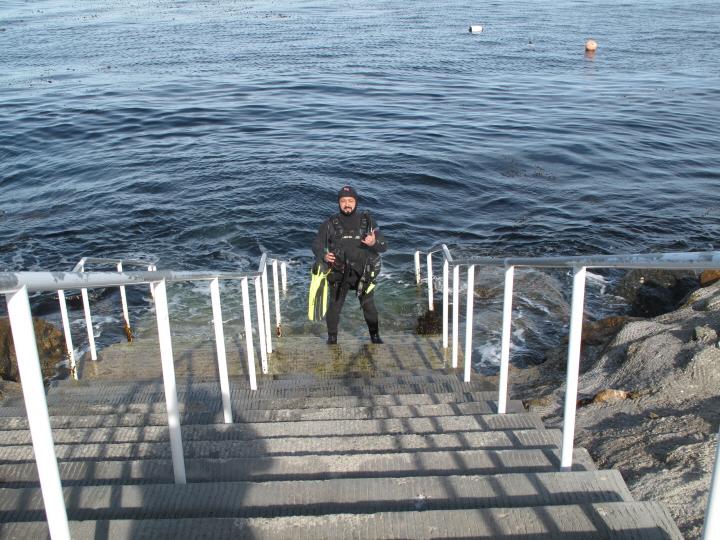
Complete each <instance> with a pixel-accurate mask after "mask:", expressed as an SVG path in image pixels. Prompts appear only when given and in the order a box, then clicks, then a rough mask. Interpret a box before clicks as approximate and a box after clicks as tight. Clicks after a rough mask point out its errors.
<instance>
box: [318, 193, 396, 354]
mask: <svg viewBox="0 0 720 540" xmlns="http://www.w3.org/2000/svg"><path fill="white" fill-rule="evenodd" d="M357 201H358V196H357V193H356V192H355V190H354V189H353V188H352V187H350V186H344V187H343V188H342V189H341V190H340V193H338V204H339V206H340V213H338V214H335V215H333V216H330V217H329V218H328V219H326V220H325V221H324V222H323V224H322V225H320V230H319V231H318V233H317V235H316V236H315V240H314V241H313V244H312V250H313V253H314V254H315V259H316V260H317V261H324V262H325V264H327V265H328V267H330V268H331V271H330V274H329V275H328V284H329V285H330V291H329V303H328V310H327V329H328V339H327V342H328V344H329V345H334V344H336V343H337V333H338V323H339V322H340V311H341V310H342V307H343V304H344V303H345V296H347V293H348V291H349V290H354V291H357V296H358V299H359V300H360V305H361V306H362V310H363V315H364V316H365V322H366V323H367V325H368V330H369V331H370V341H372V342H373V343H382V342H383V341H382V339H380V333H379V329H378V312H377V308H376V307H375V296H374V293H375V279H376V278H377V274H378V272H379V271H380V253H383V252H385V251H386V250H387V244H386V242H385V237H384V236H383V234H382V232H380V229H378V228H377V224H376V223H375V220H374V219H373V218H372V217H371V216H370V214H369V213H368V212H367V211H365V212H359V211H358V210H357Z"/></svg>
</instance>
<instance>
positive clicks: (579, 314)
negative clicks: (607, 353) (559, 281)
mask: <svg viewBox="0 0 720 540" xmlns="http://www.w3.org/2000/svg"><path fill="white" fill-rule="evenodd" d="M585 275H586V269H585V267H584V266H582V267H580V268H576V269H575V274H574V275H573V293H572V308H571V311H570V338H569V344H568V363H567V384H566V385H565V416H564V418H563V433H562V450H561V454H560V456H561V457H560V470H561V471H569V470H571V469H572V454H573V444H574V442H575V441H574V439H575V411H576V407H577V389H578V375H579V373H580V345H581V341H582V323H583V311H584V305H585Z"/></svg>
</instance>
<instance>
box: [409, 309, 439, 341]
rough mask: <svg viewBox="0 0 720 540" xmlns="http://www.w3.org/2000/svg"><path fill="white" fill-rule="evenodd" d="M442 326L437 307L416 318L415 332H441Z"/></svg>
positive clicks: (426, 333) (419, 333)
mask: <svg viewBox="0 0 720 540" xmlns="http://www.w3.org/2000/svg"><path fill="white" fill-rule="evenodd" d="M442 327H443V320H442V311H441V310H438V309H436V310H434V311H430V310H427V311H426V312H425V313H424V314H422V315H421V316H420V317H418V318H417V324H416V325H415V333H416V334H418V335H420V336H425V335H431V334H440V333H442Z"/></svg>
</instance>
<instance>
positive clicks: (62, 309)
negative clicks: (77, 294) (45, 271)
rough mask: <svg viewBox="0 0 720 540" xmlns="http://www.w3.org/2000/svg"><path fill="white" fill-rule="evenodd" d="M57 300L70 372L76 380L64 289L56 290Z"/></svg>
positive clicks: (73, 349) (73, 351)
mask: <svg viewBox="0 0 720 540" xmlns="http://www.w3.org/2000/svg"><path fill="white" fill-rule="evenodd" d="M58 301H59V303H60V317H61V318H62V323H63V334H65V348H66V349H67V353H68V360H70V374H71V375H72V378H73V379H75V380H77V377H78V375H77V366H76V365H75V348H74V347H73V341H72V332H71V331H70V319H69V317H68V312H67V302H65V291H63V290H62V289H59V290H58Z"/></svg>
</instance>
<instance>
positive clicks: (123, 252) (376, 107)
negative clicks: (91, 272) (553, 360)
mask: <svg viewBox="0 0 720 540" xmlns="http://www.w3.org/2000/svg"><path fill="white" fill-rule="evenodd" d="M719 23H720V10H718V9H717V3H716V2H715V1H708V0H705V1H703V0H698V1H695V0H690V1H688V2H683V3H681V4H680V3H677V2H672V1H669V0H655V1H649V0H638V1H633V2H621V3H617V2H611V1H600V2H579V1H571V0H560V1H558V2H552V3H545V4H540V3H537V2H532V1H530V0H510V1H508V2H495V3H490V4H486V5H483V6H478V5H476V4H473V3H469V2H463V1H447V2H440V3H438V2H434V3H430V4H427V3H421V4H412V5H409V4H408V3H407V2H400V1H399V0H381V1H372V2H371V1H368V0H361V1H358V2H353V3H350V4H348V3H341V4H338V3H336V2H328V1H310V2H305V1H303V2H299V1H290V2H283V3H279V2H276V1H271V0H260V1H257V2H250V1H247V0H244V1H241V0H227V1H222V2H221V1H208V2H202V3H196V2H182V1H181V2H176V1H173V2H169V1H165V0H161V1H159V2H158V1H153V2H150V1H149V0H133V1H130V2H123V3H115V2H108V3H85V2H83V3H78V2H71V1H69V0H39V1H35V2H32V3H27V2H21V1H9V2H4V3H3V7H2V8H0V44H1V45H2V50H3V52H4V55H3V66H4V69H3V70H2V72H1V73H0V123H1V125H2V130H0V190H1V193H2V201H3V203H2V206H1V207H0V225H1V226H2V230H3V234H2V236H1V237H0V270H1V271H20V270H39V269H43V270H46V269H47V270H67V269H70V268H72V266H73V265H74V264H75V263H76V262H77V260H78V259H79V258H80V257H82V256H107V257H128V258H143V257H154V258H157V259H158V260H159V262H158V267H159V268H172V269H182V270H193V269H211V270H237V269H250V268H252V267H254V266H255V265H256V264H257V260H258V258H259V256H260V253H261V252H262V251H263V250H267V251H270V252H272V253H275V254H278V255H284V256H286V257H287V258H288V259H289V260H290V261H291V263H292V264H291V271H290V288H291V291H292V292H291V294H290V297H289V299H288V305H287V309H288V310H289V311H288V314H287V315H286V320H288V321H289V322H288V325H289V328H288V330H289V331H290V332H293V331H294V332H298V333H305V332H314V333H318V334H321V333H322V331H323V328H322V325H319V326H318V325H315V326H313V325H311V324H309V323H307V322H304V320H303V319H304V295H305V293H306V290H307V278H308V275H309V265H310V261H311V254H310V249H309V247H310V243H311V241H312V238H313V236H314V234H315V231H316V230H317V227H318V226H319V224H320V222H321V221H322V220H323V219H324V218H325V217H327V216H328V215H329V214H331V213H332V212H334V211H335V209H336V206H335V204H336V203H335V201H336V194H337V191H338V189H339V188H340V187H341V186H342V185H343V184H346V183H350V184H352V185H353V186H354V187H355V188H356V189H357V191H358V192H359V193H360V196H361V198H362V200H361V203H360V205H361V207H365V208H369V209H370V210H371V211H372V212H373V214H374V215H375V217H376V218H377V221H378V222H379V224H380V226H381V227H382V229H383V231H384V233H385V236H386V237H387V239H388V242H389V245H390V250H389V252H388V254H387V256H386V257H385V259H384V273H383V277H382V279H381V281H380V285H379V289H378V293H377V295H378V303H379V305H380V308H381V309H380V310H381V317H382V318H383V325H384V330H385V331H387V332H392V331H398V332H400V331H407V330H408V329H411V328H412V326H413V323H414V319H415V317H416V316H417V314H418V310H419V309H420V307H418V306H419V305H420V302H421V300H419V299H418V298H419V296H422V295H419V296H418V295H417V293H416V291H415V286H414V271H413V266H412V264H413V262H412V253H413V251H414V250H415V249H418V248H420V249H424V248H427V247H429V246H431V245H434V244H438V243H440V242H444V243H447V244H448V245H449V246H450V247H451V248H452V249H455V250H460V251H462V252H463V253H466V254H469V255H497V256H501V255H526V256H535V255H559V254H573V255H575V254H608V253H643V252H653V251H701V250H712V249H717V246H718V245H719V241H718V238H720V222H719V220H718V212H717V208H718V202H720V201H719V199H720V197H719V196H718V186H719V185H720V183H719V180H720V153H718V151H717V149H718V148H719V147H720V70H719V69H718V68H719V67H720V60H719V59H718V55H717V51H716V48H715V41H716V37H717V28H718V27H719ZM471 24H482V25H483V26H484V31H483V32H482V33H470V32H468V27H469V26H470V25H471ZM588 38H593V39H595V40H596V41H597V42H598V44H599V48H598V51H597V52H596V53H595V54H594V55H588V54H586V53H585V52H584V50H583V43H584V42H585V40H586V39H588ZM553 279H558V280H560V281H561V282H562V281H563V280H564V279H566V276H565V277H564V276H562V275H558V276H555V278H553ZM612 279H613V276H608V275H604V274H599V275H598V276H597V283H598V285H597V291H596V292H597V296H598V297H600V296H602V294H605V292H606V289H607V286H608V283H609V282H611V281H612ZM601 282H602V283H601ZM144 295H145V293H140V292H137V293H133V295H132V298H131V300H132V302H133V303H134V305H135V307H136V310H140V312H141V313H142V317H147V316H148V312H147V311H143V310H146V306H147V301H146V300H147V299H146V298H145V297H144ZM526 300H528V302H531V303H533V304H537V303H538V302H539V303H540V304H542V303H543V300H542V299H541V298H540V299H538V298H526ZM171 301H172V302H173V305H172V308H173V309H174V310H175V312H176V313H178V314H179V313H183V314H188V315H189V316H190V318H191V319H192V320H193V321H195V322H194V323H193V324H194V325H196V326H199V325H201V323H202V324H204V323H205V322H207V320H208V315H207V312H206V309H207V308H206V307H205V306H206V302H205V292H204V289H203V290H200V289H198V288H197V287H196V288H193V287H184V288H182V287H178V289H177V291H176V292H175V293H174V295H173V296H172V298H171ZM609 301H610V300H609ZM34 302H35V305H36V306H39V308H40V309H41V310H42V311H43V316H48V317H50V318H53V317H55V318H56V317H57V308H56V307H54V302H53V301H51V299H50V300H49V299H48V298H47V297H38V298H35V299H34ZM230 302H231V304H230V305H229V307H228V310H229V311H232V309H234V306H233V304H232V301H230ZM553 302H554V300H553ZM612 302H613V301H610V303H611V304H612ZM597 303H598V305H600V304H602V302H600V301H598V302H597ZM94 304H95V307H94V309H95V313H96V317H97V319H96V320H95V323H96V331H97V333H98V335H99V336H100V338H99V339H100V342H101V343H102V342H103V340H107V341H108V342H109V341H112V340H113V339H116V338H117V336H119V335H121V332H120V331H119V330H118V320H119V313H118V310H117V307H116V299H115V298H114V297H105V296H103V295H101V294H100V293H97V294H96V298H95V299H94ZM486 307H487V306H486ZM478 309H483V306H482V305H480V306H479V307H478ZM492 309H493V310H494V311H493V313H496V310H495V307H494V306H493V307H492ZM346 312H347V321H346V324H345V326H346V328H347V329H348V331H354V332H360V331H361V330H362V322H361V319H360V317H359V313H357V312H359V310H358V309H356V307H355V306H354V305H348V307H347V309H346ZM73 313H74V317H77V315H78V313H79V312H78V311H77V310H74V311H73ZM542 313H544V312H543V310H542V309H539V310H538V311H537V313H535V312H533V313H532V314H531V316H532V317H536V318H537V325H536V326H537V327H542V326H543V325H544V324H545V321H544V319H543V317H546V316H545V315H543V314H542ZM228 317H229V318H230V319H231V320H235V319H236V315H228ZM291 321H294V322H291ZM74 324H76V323H74ZM560 326H562V325H560ZM77 328H78V329H79V331H80V328H81V321H79V320H78V321H77ZM480 338H483V336H480ZM484 339H487V340H488V343H490V346H489V349H488V350H487V351H486V352H485V353H483V354H484V355H485V356H483V358H484V361H487V362H492V361H493V358H494V357H495V355H496V350H497V347H496V344H497V332H496V331H494V330H488V331H487V334H486V335H485V336H484ZM516 339H517V342H518V346H520V345H522V341H523V340H524V339H525V337H523V336H522V335H517V336H516ZM481 356H482V355H481Z"/></svg>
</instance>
